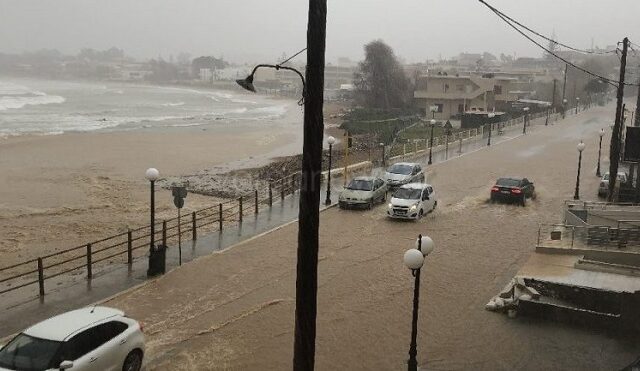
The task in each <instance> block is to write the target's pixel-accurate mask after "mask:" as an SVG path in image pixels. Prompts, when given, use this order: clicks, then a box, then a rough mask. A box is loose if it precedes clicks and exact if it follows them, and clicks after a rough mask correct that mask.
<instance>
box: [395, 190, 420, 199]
mask: <svg viewBox="0 0 640 371" xmlns="http://www.w3.org/2000/svg"><path fill="white" fill-rule="evenodd" d="M420 194H422V191H421V190H419V189H411V188H398V190H397V191H396V192H395V193H394V194H393V197H395V198H400V199H403V200H418V199H420Z"/></svg>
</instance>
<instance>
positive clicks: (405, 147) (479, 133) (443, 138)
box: [387, 111, 562, 159]
mask: <svg viewBox="0 0 640 371" xmlns="http://www.w3.org/2000/svg"><path fill="white" fill-rule="evenodd" d="M546 116H547V113H546V112H539V113H536V114H531V115H530V117H529V124H528V125H527V127H530V126H529V125H531V121H533V120H537V119H540V118H546ZM561 116H562V114H561V113H556V112H555V111H551V113H550V115H549V120H552V119H553V120H554V121H555V120H557V119H558V118H559V117H561ZM523 121H524V116H520V117H516V118H514V119H511V120H508V121H504V122H494V123H490V124H485V125H482V126H479V127H478V128H473V129H467V130H459V131H455V132H452V133H451V134H449V135H445V134H441V135H438V136H434V137H433V148H436V147H439V146H442V145H444V146H447V145H449V146H450V148H449V149H450V150H453V151H455V150H456V148H455V145H456V144H458V146H459V147H460V148H458V149H457V150H458V152H461V146H462V142H463V141H465V140H469V139H474V138H486V137H487V136H488V135H489V130H491V132H492V135H501V134H502V130H504V129H507V128H513V127H514V126H518V125H523ZM430 142H431V138H430V137H429V136H427V137H426V138H416V139H413V140H411V139H409V142H407V143H395V144H394V145H393V146H391V148H390V149H389V151H388V154H387V156H388V158H389V159H393V158H397V157H402V158H404V157H408V156H414V155H417V154H418V153H421V152H424V151H427V150H429V148H431V147H430ZM456 142H457V143H456Z"/></svg>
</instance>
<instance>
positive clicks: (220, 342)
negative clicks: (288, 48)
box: [107, 106, 640, 370]
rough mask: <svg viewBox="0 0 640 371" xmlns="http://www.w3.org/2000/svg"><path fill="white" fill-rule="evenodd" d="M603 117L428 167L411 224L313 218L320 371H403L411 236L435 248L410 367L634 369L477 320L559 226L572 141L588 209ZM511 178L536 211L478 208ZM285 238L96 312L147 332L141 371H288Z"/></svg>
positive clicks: (602, 351)
mask: <svg viewBox="0 0 640 371" xmlns="http://www.w3.org/2000/svg"><path fill="white" fill-rule="evenodd" d="M612 112H613V111H612V108H611V107H610V106H609V107H606V108H595V109H592V110H590V111H587V112H583V113H581V114H579V115H577V116H570V117H568V118H567V119H566V120H565V121H561V122H559V123H557V124H556V125H553V126H549V127H540V126H538V127H536V128H535V129H534V130H532V131H531V132H530V133H529V134H527V135H526V136H524V137H519V138H515V139H513V140H510V141H508V142H505V143H502V144H499V145H495V146H492V147H491V148H487V149H485V150H480V151H478V152H476V153H474V154H473V156H462V157H460V158H453V159H450V160H449V161H447V162H444V163H440V164H434V165H433V166H431V167H429V168H428V172H429V174H430V177H429V179H430V182H431V183H432V184H433V185H434V187H435V189H436V192H437V193H438V195H439V202H438V209H437V210H436V212H434V213H432V214H430V215H428V216H427V217H425V218H424V219H423V220H422V221H420V222H417V223H412V222H409V223H406V222H394V221H390V220H387V219H386V217H385V215H384V213H385V206H384V205H381V206H378V207H377V208H375V209H374V210H372V211H342V210H338V209H332V210H328V211H326V212H324V213H323V214H322V215H321V250H320V263H319V292H318V295H319V296H318V303H319V304H318V321H317V329H318V337H317V344H316V365H317V367H318V369H321V370H347V369H348V370H357V369H363V370H364V369H367V370H397V369H401V368H404V367H406V366H405V362H406V359H407V352H408V347H409V340H410V339H409V335H410V321H411V300H412V299H411V298H412V291H413V277H412V276H411V274H410V272H409V270H407V269H406V268H405V267H404V265H403V263H402V255H403V254H404V251H405V250H406V249H408V248H411V247H412V246H413V240H414V239H415V238H416V237H417V235H418V234H419V233H422V234H427V235H429V236H431V237H432V238H433V240H434V241H435V244H436V249H435V250H434V252H433V253H432V254H431V255H429V257H428V258H427V260H426V263H425V266H424V268H423V274H422V290H421V296H420V315H419V323H418V328H419V332H418V363H419V365H420V367H421V368H422V369H447V370H448V369H468V368H473V369H486V370H496V369H501V370H511V369H525V370H547V369H563V370H567V369H574V370H584V369H597V370H610V369H619V368H621V367H623V366H624V365H626V364H628V363H630V362H631V361H632V360H633V359H635V358H636V356H637V354H638V353H640V346H639V344H637V343H633V342H631V341H628V340H622V339H617V338H615V337H613V336H611V334H603V333H600V332H598V331H595V330H590V329H579V328H575V327H569V326H565V325H559V324H555V323H551V322H540V321H533V320H529V319H526V318H517V319H509V318H508V317H507V316H504V315H500V314H496V313H492V312H487V311H485V310H484V304H485V303H486V302H487V301H488V300H489V298H491V297H492V296H493V295H494V294H495V293H497V292H498V291H499V290H500V289H501V288H502V287H503V286H504V285H505V284H506V283H507V282H508V281H509V280H510V279H511V277H512V276H513V275H514V274H515V273H516V272H517V270H518V268H519V267H520V266H521V265H522V264H523V263H524V262H525V261H526V259H527V258H528V257H529V255H530V254H531V253H532V252H533V249H534V244H535V241H536V238H537V230H538V224H539V223H544V222H555V221H557V220H559V219H560V218H561V214H560V212H561V210H562V206H563V201H564V200H565V199H569V198H571V197H572V195H573V190H574V186H575V172H576V165H577V151H576V149H575V145H576V144H577V143H578V142H579V141H580V139H582V140H584V141H585V143H586V144H587V149H586V150H585V151H584V153H583V172H582V174H583V176H582V183H581V190H582V194H583V198H584V199H595V198H596V197H595V194H596V188H597V183H598V179H597V178H596V177H595V175H594V173H595V165H596V160H597V140H598V136H597V131H598V130H599V129H600V128H601V127H605V128H607V127H608V126H607V124H606V123H607V122H609V121H610V117H611V116H612ZM608 135H609V133H608ZM605 139H606V140H607V141H608V136H607V137H605ZM606 152H607V151H605V153H606ZM605 166H606V165H605ZM518 175H520V176H525V177H527V178H528V179H530V180H531V181H533V182H534V184H535V186H536V189H537V192H538V197H537V199H536V200H535V201H531V202H528V204H527V206H526V207H520V206H516V205H500V204H495V205H494V204H490V203H488V202H487V199H488V195H489V189H490V187H491V185H492V184H493V182H494V181H495V179H496V178H498V177H500V176H518ZM296 240H297V225H296V224H292V225H289V226H286V227H284V228H281V229H279V230H277V231H275V232H272V233H270V234H267V235H265V236H262V237H260V238H257V239H253V240H250V241H248V242H245V243H243V244H241V245H238V246H236V247H234V248H232V249H230V250H226V251H224V252H220V253H216V254H214V255H212V256H208V257H204V258H201V259H198V260H196V261H194V262H192V263H190V264H188V265H185V266H183V267H182V268H180V269H176V270H174V271H172V272H170V273H169V274H167V275H166V276H164V277H163V278H161V279H159V280H156V281H154V282H152V283H150V284H148V285H146V286H144V287H142V288H139V289H137V290H134V291H132V292H129V293H127V294H124V295H122V296H120V297H117V298H115V299H113V300H111V301H109V302H108V303H107V305H111V306H115V307H118V308H121V309H123V310H125V311H126V312H127V313H128V314H129V315H131V316H133V317H134V318H137V319H140V320H142V321H143V322H144V323H145V324H146V327H145V328H146V334H147V339H148V345H147V346H148V353H147V361H148V362H149V363H148V369H151V370H163V369H184V370H188V369H269V370H272V369H274V370H279V369H288V368H290V365H291V360H292V349H293V346H292V344H293V314H294V305H295V298H294V292H295V259H296V256H295V250H296Z"/></svg>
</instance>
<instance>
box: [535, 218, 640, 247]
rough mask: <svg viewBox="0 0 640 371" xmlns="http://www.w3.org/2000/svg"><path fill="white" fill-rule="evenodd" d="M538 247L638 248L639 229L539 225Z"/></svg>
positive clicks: (639, 241)
mask: <svg viewBox="0 0 640 371" xmlns="http://www.w3.org/2000/svg"><path fill="white" fill-rule="evenodd" d="M537 246H538V247H556V248H565V249H574V248H588V249H602V250H620V249H624V248H628V247H633V248H638V247H640V227H635V228H619V227H611V226H606V225H587V226H575V225H569V224H540V226H539V227H538V242H537Z"/></svg>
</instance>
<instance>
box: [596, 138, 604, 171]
mask: <svg viewBox="0 0 640 371" xmlns="http://www.w3.org/2000/svg"><path fill="white" fill-rule="evenodd" d="M598 135H599V136H600V143H599V144H598V169H597V170H596V176H597V177H600V176H601V175H600V153H601V152H602V137H603V136H604V128H603V129H600V132H599V133H598Z"/></svg>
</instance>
